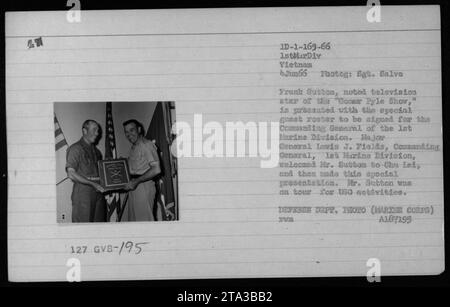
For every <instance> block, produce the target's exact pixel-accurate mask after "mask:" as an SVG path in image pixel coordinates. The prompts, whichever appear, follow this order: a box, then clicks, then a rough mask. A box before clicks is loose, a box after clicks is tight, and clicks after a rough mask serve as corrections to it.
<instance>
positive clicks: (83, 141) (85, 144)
mask: <svg viewBox="0 0 450 307" xmlns="http://www.w3.org/2000/svg"><path fill="white" fill-rule="evenodd" d="M80 143H81V146H83V147H85V148H89V149H90V148H92V146H94V144H89V143H88V142H86V141H85V140H84V138H83V137H81V139H80Z"/></svg>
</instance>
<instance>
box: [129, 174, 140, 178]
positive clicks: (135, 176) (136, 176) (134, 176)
mask: <svg viewBox="0 0 450 307" xmlns="http://www.w3.org/2000/svg"><path fill="white" fill-rule="evenodd" d="M139 177H141V175H133V174H130V178H131V179H136V178H139Z"/></svg>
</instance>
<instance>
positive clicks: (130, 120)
mask: <svg viewBox="0 0 450 307" xmlns="http://www.w3.org/2000/svg"><path fill="white" fill-rule="evenodd" d="M129 124H134V125H135V126H136V129H138V132H139V131H140V132H139V134H140V135H144V134H145V130H144V126H143V125H142V124H141V123H140V122H139V121H137V120H136V119H129V120H127V121H124V122H123V126H124V127H125V126H127V125H129ZM139 128H141V129H139Z"/></svg>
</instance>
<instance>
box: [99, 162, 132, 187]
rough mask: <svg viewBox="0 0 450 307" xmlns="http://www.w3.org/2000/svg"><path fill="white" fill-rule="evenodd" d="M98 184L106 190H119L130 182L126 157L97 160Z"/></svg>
mask: <svg viewBox="0 0 450 307" xmlns="http://www.w3.org/2000/svg"><path fill="white" fill-rule="evenodd" d="M98 174H99V176H100V185H101V186H102V187H103V188H104V189H105V190H107V191H114V190H121V189H123V188H124V187H125V185H126V184H127V183H128V182H130V171H129V169H128V162H127V159H112V160H101V161H98Z"/></svg>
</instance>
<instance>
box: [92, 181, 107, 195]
mask: <svg viewBox="0 0 450 307" xmlns="http://www.w3.org/2000/svg"><path fill="white" fill-rule="evenodd" d="M92 187H93V188H94V189H96V190H97V192H100V193H105V189H104V188H103V187H102V186H101V185H100V184H98V183H96V182H93V183H92Z"/></svg>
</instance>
